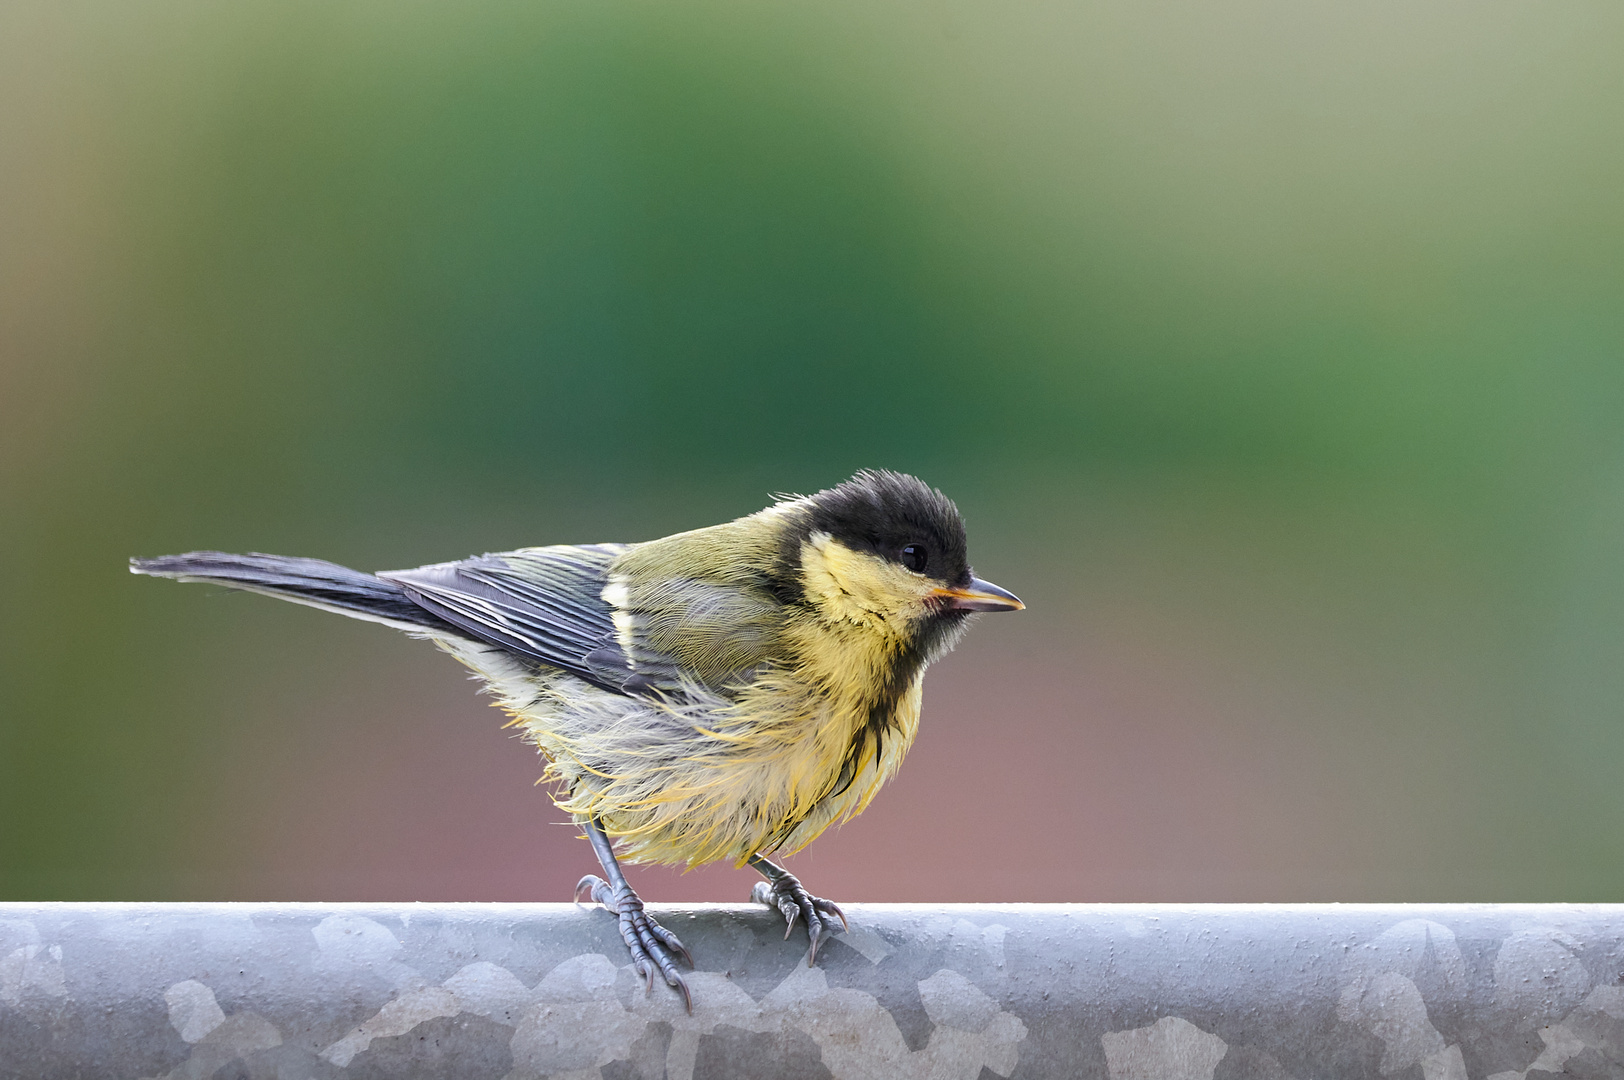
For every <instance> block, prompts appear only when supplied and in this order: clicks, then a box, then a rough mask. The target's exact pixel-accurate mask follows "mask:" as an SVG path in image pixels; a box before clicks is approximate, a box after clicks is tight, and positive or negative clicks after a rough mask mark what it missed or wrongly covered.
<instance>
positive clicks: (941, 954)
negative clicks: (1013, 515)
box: [0, 903, 1624, 1080]
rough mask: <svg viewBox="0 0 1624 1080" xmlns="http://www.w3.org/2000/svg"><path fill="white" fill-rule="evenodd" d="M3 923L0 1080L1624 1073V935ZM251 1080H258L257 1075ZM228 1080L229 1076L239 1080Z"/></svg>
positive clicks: (1493, 920) (1341, 926)
mask: <svg viewBox="0 0 1624 1080" xmlns="http://www.w3.org/2000/svg"><path fill="white" fill-rule="evenodd" d="M845 910H846V913H847V915H848V917H849V918H850V920H851V929H850V931H849V932H847V933H845V934H842V935H839V936H837V937H836V938H835V939H834V940H833V941H832V942H831V943H828V944H825V945H824V946H823V947H822V948H821V950H820V952H819V954H818V958H817V964H816V966H815V967H808V966H807V965H806V963H805V944H806V938H805V934H804V931H803V930H801V929H800V928H797V932H796V933H795V934H793V935H791V937H790V939H789V940H788V941H786V940H784V938H783V922H782V920H781V919H780V918H779V917H778V916H777V915H775V914H773V913H770V912H768V911H767V910H766V909H765V908H749V907H737V906H720V905H719V906H707V907H697V908H677V907H652V908H650V911H651V913H653V914H656V915H658V916H659V917H660V918H661V920H662V921H663V922H664V924H665V925H666V926H667V927H669V928H671V929H672V930H674V931H675V932H676V933H677V934H678V935H679V936H680V937H681V938H682V939H683V941H684V942H685V943H686V944H687V945H688V947H689V948H690V949H691V950H692V952H693V955H694V958H695V961H696V965H697V967H696V970H695V971H694V972H693V973H692V974H691V976H690V985H691V987H692V990H693V999H694V1005H693V1012H692V1013H691V1014H690V1013H688V1012H686V1011H685V1010H684V1008H683V1005H682V999H681V996H680V995H679V994H677V993H676V992H674V991H672V990H670V989H669V988H667V987H665V986H663V985H656V986H655V988H654V990H653V992H652V993H648V994H645V992H644V989H643V985H642V983H641V981H640V980H639V979H637V978H636V976H635V975H634V974H633V972H632V970H631V968H630V967H629V966H628V964H627V957H626V952H625V948H624V946H623V945H622V944H621V942H620V939H619V936H618V934H617V933H616V929H615V920H614V919H613V917H612V916H610V915H609V914H608V913H607V912H604V911H602V910H598V909H579V908H576V907H574V906H572V905H567V904H333V905H323V904H88V903H86V904H26V903H25V904H17V903H13V904H0V1076H5V1077H28V1078H30V1080H32V1078H47V1077H132V1078H133V1077H159V1076H173V1077H205V1078H206V1077H213V1076H245V1077H255V1078H258V1077H279V1078H284V1080H296V1078H306V1077H308V1078H312V1080H315V1078H320V1077H338V1076H352V1075H367V1076H385V1075H387V1076H403V1077H409V1076H442V1075H443V1076H456V1077H470V1078H477V1077H490V1078H491V1080H498V1078H506V1080H524V1078H532V1077H555V1078H569V1080H584V1078H589V1077H590V1078H594V1080H595V1078H600V1077H601V1078H604V1080H623V1078H641V1080H655V1078H659V1077H667V1078H670V1080H689V1078H695V1077H697V1078H702V1080H710V1078H720V1077H735V1076H736V1077H770V1078H785V1080H788V1078H796V1077H813V1076H818V1077H823V1076H833V1077H875V1078H889V1077H903V1078H914V1077H917V1078H927V1077H928V1078H962V1080H976V1078H977V1077H985V1076H987V1075H988V1074H989V1073H990V1074H991V1075H994V1076H1000V1077H1073V1076H1080V1077H1100V1078H1110V1080H1241V1078H1261V1080H1284V1078H1288V1077H1294V1078H1297V1080H1332V1078H1343V1077H1399V1076H1403V1077H1406V1078H1421V1080H1468V1078H1470V1080H1525V1078H1526V1080H1535V1078H1537V1077H1540V1076H1541V1075H1543V1074H1572V1075H1579V1076H1592V1075H1594V1076H1598V1077H1601V1076H1617V1075H1619V1074H1620V1070H1621V1068H1624V905H1424V906H1401V905H1394V906H1367V905H1334V904H1333V905H1279V906H1269V905H1223V906H1207V905H1182V906H1181V905H947V906H905V905H862V904H852V905H849V906H847V907H846V909H845ZM228 1066H230V1068H227V1067H228ZM221 1070H224V1071H221Z"/></svg>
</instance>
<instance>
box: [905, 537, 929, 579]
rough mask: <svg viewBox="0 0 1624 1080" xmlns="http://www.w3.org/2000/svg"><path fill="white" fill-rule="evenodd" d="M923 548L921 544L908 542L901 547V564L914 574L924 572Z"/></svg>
mask: <svg viewBox="0 0 1624 1080" xmlns="http://www.w3.org/2000/svg"><path fill="white" fill-rule="evenodd" d="M925 562H926V559H925V548H924V546H923V545H921V544H909V545H908V546H907V547H905V548H903V549H902V565H903V566H906V567H907V568H908V569H909V570H912V571H913V572H914V573H916V574H923V573H924V572H925Z"/></svg>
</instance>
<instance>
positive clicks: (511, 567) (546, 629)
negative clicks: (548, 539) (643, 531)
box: [378, 544, 634, 692]
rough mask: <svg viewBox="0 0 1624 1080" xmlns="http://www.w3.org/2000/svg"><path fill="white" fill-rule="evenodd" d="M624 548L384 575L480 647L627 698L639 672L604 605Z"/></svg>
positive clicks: (501, 557)
mask: <svg viewBox="0 0 1624 1080" xmlns="http://www.w3.org/2000/svg"><path fill="white" fill-rule="evenodd" d="M625 550H626V548H625V545H621V544H592V545H581V546H560V547H545V548H523V549H520V550H518V551H507V552H499V553H496V554H491V555H480V556H478V557H476V558H472V559H464V560H462V561H460V562H450V563H437V564H435V565H432V566H422V567H418V568H417V569H415V570H396V571H390V572H387V573H381V574H379V575H378V577H380V578H382V579H383V580H385V581H391V582H394V583H395V584H397V585H399V586H400V587H401V588H402V589H404V590H405V591H406V595H407V596H408V597H410V598H411V600H412V601H413V602H414V603H416V604H417V605H419V606H420V607H422V608H424V609H425V610H427V611H429V612H432V613H433V614H435V615H437V616H439V617H440V618H442V619H444V620H445V621H446V622H448V623H450V624H452V625H453V626H455V627H457V628H458V629H459V630H462V631H463V632H465V633H468V634H471V635H472V636H473V637H475V638H477V639H479V640H481V641H487V642H490V643H491V644H493V645H499V646H501V647H502V648H505V649H509V650H511V651H513V652H516V653H518V654H520V655H522V656H527V657H530V658H531V659H533V660H539V661H541V662H542V663H544V664H549V665H551V666H553V667H556V668H560V669H562V670H564V671H567V672H569V673H570V674H572V675H576V676H579V677H580V678H583V679H586V680H587V681H589V682H593V683H596V684H597V685H599V686H602V687H604V688H605V689H609V690H615V691H618V692H625V691H626V690H627V685H626V684H627V682H628V680H629V679H630V678H631V677H632V676H633V674H634V673H633V671H632V670H631V665H630V663H629V661H628V660H627V658H626V655H625V653H624V652H622V651H621V650H620V648H619V646H618V645H617V644H616V641H615V623H614V609H613V608H612V607H611V606H610V605H609V604H608V603H607V602H606V601H605V600H604V599H603V589H604V585H605V584H606V583H607V581H608V567H609V564H610V563H611V562H613V561H614V559H615V557H616V556H618V555H620V554H621V553H622V552H623V551H625Z"/></svg>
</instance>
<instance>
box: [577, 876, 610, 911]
mask: <svg viewBox="0 0 1624 1080" xmlns="http://www.w3.org/2000/svg"><path fill="white" fill-rule="evenodd" d="M600 888H602V889H603V890H604V891H605V892H607V891H608V889H609V883H608V882H607V881H605V880H603V878H601V877H598V876H597V875H596V874H588V875H587V876H586V877H584V878H582V879H581V880H580V881H577V882H576V883H575V902H576V904H580V903H581V898H582V896H583V895H584V896H585V897H586V899H588V900H592V901H595V902H597V903H600V904H603V905H604V907H608V906H609V905H608V904H606V903H604V901H603V899H602V898H600V897H599V896H598V890H599V889H600Z"/></svg>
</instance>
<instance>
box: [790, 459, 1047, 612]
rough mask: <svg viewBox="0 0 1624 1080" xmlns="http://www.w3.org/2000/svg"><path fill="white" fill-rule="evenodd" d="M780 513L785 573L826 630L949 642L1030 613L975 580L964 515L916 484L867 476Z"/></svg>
mask: <svg viewBox="0 0 1624 1080" xmlns="http://www.w3.org/2000/svg"><path fill="white" fill-rule="evenodd" d="M780 507H781V508H782V510H783V511H784V515H785V516H784V521H785V524H786V526H787V527H786V530H785V534H784V540H783V546H782V548H781V549H780V557H779V574H780V575H781V576H782V578H783V579H785V582H786V584H790V585H791V586H792V588H793V590H794V592H795V593H796V594H798V599H800V600H801V601H802V602H803V603H805V604H807V605H809V606H810V607H812V608H813V609H814V610H815V611H817V612H818V614H819V615H821V616H822V617H823V618H824V619H826V620H828V621H829V622H834V623H852V624H856V625H859V626H865V627H869V628H871V629H873V630H875V631H876V632H879V633H881V634H885V635H888V636H895V637H898V638H904V639H909V640H914V639H918V638H920V637H924V638H927V639H932V640H941V641H942V643H943V644H950V643H951V640H952V638H953V637H956V636H957V635H956V633H954V632H953V631H954V630H955V629H956V628H957V627H959V626H961V625H962V624H963V623H964V622H965V620H966V619H967V617H968V616H970V615H971V614H973V613H975V612H978V611H1017V610H1019V609H1021V608H1023V607H1025V606H1026V605H1025V604H1023V603H1021V601H1020V600H1019V599H1018V598H1017V597H1016V596H1015V595H1014V594H1013V593H1010V592H1007V591H1006V590H1004V589H1001V588H999V587H998V586H997V585H994V584H992V583H991V582H989V581H982V580H981V579H980V578H978V577H976V576H975V575H974V573H972V571H971V569H970V559H969V554H968V552H967V550H966V542H965V536H964V519H963V518H962V517H960V516H959V511H958V507H956V506H954V505H953V501H952V500H951V499H949V498H948V497H947V496H945V495H943V494H942V493H941V492H939V491H937V490H936V489H935V488H932V487H931V486H929V485H928V484H926V483H925V482H924V481H922V480H919V479H917V478H915V477H912V476H908V475H906V474H903V473H895V472H890V471H887V470H880V469H874V470H870V469H865V470H863V471H862V472H860V473H858V474H857V475H856V476H853V477H852V478H851V479H850V480H848V481H846V482H845V483H843V484H840V485H838V486H836V487H832V488H829V489H827V490H825V491H820V492H818V493H817V494H815V495H809V496H806V497H804V498H800V499H796V500H794V501H793V502H791V503H785V504H780Z"/></svg>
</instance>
